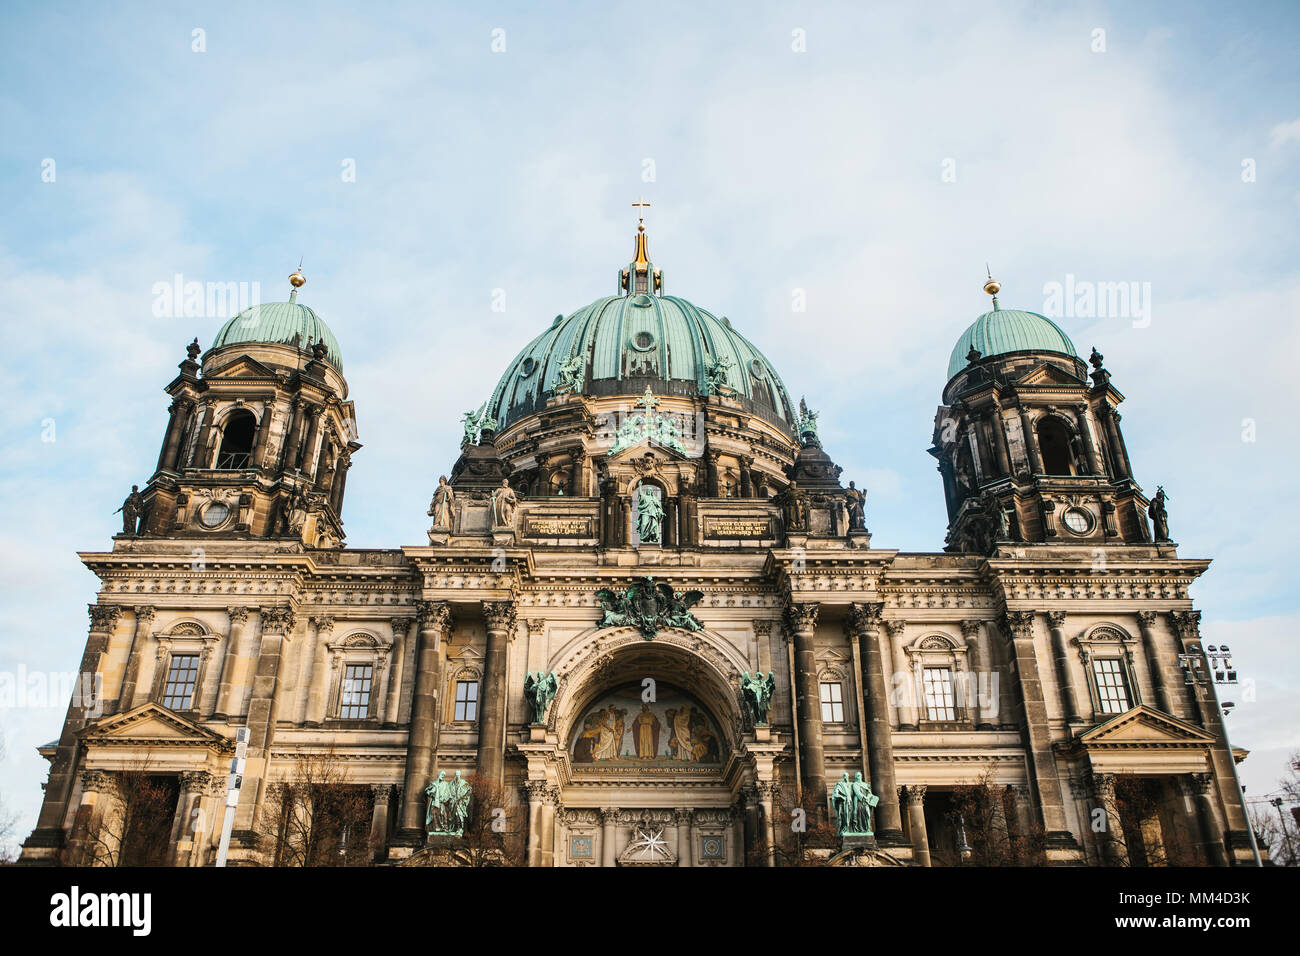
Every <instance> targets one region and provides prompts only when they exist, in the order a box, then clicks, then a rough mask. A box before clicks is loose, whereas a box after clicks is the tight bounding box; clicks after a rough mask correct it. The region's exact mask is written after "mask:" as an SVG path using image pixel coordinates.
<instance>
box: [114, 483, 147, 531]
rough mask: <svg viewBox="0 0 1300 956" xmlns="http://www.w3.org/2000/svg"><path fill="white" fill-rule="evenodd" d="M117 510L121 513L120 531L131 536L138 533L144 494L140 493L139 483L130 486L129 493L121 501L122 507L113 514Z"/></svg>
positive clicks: (142, 514) (142, 513)
mask: <svg viewBox="0 0 1300 956" xmlns="http://www.w3.org/2000/svg"><path fill="white" fill-rule="evenodd" d="M118 511H120V512H121V513H122V533H123V534H129V535H131V536H133V537H134V536H135V535H137V534H139V533H140V526H141V524H142V522H141V520H140V519H141V518H143V517H144V495H142V494H140V486H139V485H132V486H131V493H130V494H129V495H127V496H126V500H125V501H123V502H122V507H120V508H118V509H117V511H114V512H113V514H117V513H118Z"/></svg>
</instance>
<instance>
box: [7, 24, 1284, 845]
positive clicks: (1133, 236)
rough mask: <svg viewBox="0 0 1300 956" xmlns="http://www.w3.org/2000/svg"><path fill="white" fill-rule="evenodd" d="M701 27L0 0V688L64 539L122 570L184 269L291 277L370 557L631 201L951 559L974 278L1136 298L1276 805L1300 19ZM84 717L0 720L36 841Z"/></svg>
mask: <svg viewBox="0 0 1300 956" xmlns="http://www.w3.org/2000/svg"><path fill="white" fill-rule="evenodd" d="M695 6H696V5H694V4H658V5H654V6H649V7H648V6H646V5H644V4H642V5H633V4H628V5H614V4H606V3H599V4H596V3H593V4H575V5H567V6H560V5H551V4H547V5H544V6H543V5H537V4H496V5H494V4H476V5H473V7H472V8H470V7H469V5H466V7H465V8H462V9H455V8H451V7H445V6H441V5H434V4H408V5H403V4H365V5H360V4H358V5H346V4H329V3H324V4H312V5H302V4H294V5H287V4H286V5H273V4H266V3H260V4H240V3H220V4H197V5H187V6H186V7H185V8H183V9H181V8H178V7H177V6H176V5H171V4H156V5H149V4H130V5H121V6H120V7H117V8H110V7H107V6H104V5H99V4H63V5H59V6H57V7H52V6H49V5H43V4H42V5H38V4H18V3H10V4H6V5H5V6H4V8H3V10H2V11H0V129H3V130H4V135H3V136H0V199H2V200H3V215H0V323H3V330H4V336H5V347H4V349H3V350H2V351H0V409H3V412H0V451H2V452H3V454H0V489H2V494H0V545H3V547H0V568H2V570H3V574H2V576H0V671H5V672H10V673H13V672H16V669H17V668H18V667H19V666H22V667H25V668H26V669H27V670H28V671H29V672H30V671H44V672H57V671H68V670H71V669H72V668H74V667H75V666H76V662H77V660H79V655H80V651H81V648H82V646H83V645H84V642H85V637H86V630H87V617H86V613H85V610H84V605H85V604H86V603H87V602H90V601H93V600H94V598H95V591H96V581H95V578H94V577H93V575H91V574H90V572H88V571H86V570H85V569H84V568H83V567H81V565H80V563H79V562H78V560H77V558H76V554H75V551H76V550H78V549H80V550H99V549H104V548H107V547H108V546H109V536H110V535H111V534H112V533H113V531H114V530H116V529H117V528H119V527H120V525H119V523H118V519H116V518H114V517H113V516H112V514H111V512H112V511H113V509H115V508H116V507H118V505H119V504H120V503H121V500H122V498H123V497H124V495H125V493H126V491H127V490H128V489H129V487H130V485H131V484H132V483H141V484H142V483H143V482H144V481H145V480H147V478H148V476H149V474H150V471H151V469H152V467H153V464H154V462H155V460H156V457H157V453H158V446H159V443H160V441H161V438H162V433H163V429H164V427H165V425H166V408H167V401H168V400H167V397H166V396H165V395H164V394H163V392H162V386H163V385H165V384H166V383H167V382H168V381H169V380H170V378H171V377H172V376H173V375H174V373H175V365H176V363H177V362H179V361H180V360H181V359H182V358H183V357H184V351H183V350H184V345H185V344H186V343H187V342H189V341H190V339H192V338H194V337H195V336H197V337H198V339H199V342H200V343H202V344H203V345H205V346H206V345H207V344H209V343H210V342H211V340H212V337H213V335H214V334H215V332H216V330H217V329H218V328H219V327H220V325H221V323H222V321H224V319H226V318H227V317H228V316H226V315H206V316H200V317H175V316H173V317H158V316H156V315H155V311H154V309H153V304H154V294H153V288H154V285H155V283H158V282H168V281H171V279H172V277H173V276H174V275H175V274H177V273H180V274H182V275H183V276H184V277H185V278H186V279H187V280H192V281H200V282H240V281H245V282H259V283H260V284H261V292H262V297H263V299H265V300H275V299H281V298H283V297H284V295H285V293H286V292H287V285H286V283H285V278H284V277H285V276H287V275H288V273H289V272H290V271H292V269H293V267H294V266H296V265H297V263H298V258H299V256H303V257H304V258H305V262H304V270H305V272H306V274H307V276H308V284H307V286H306V288H305V289H304V290H303V293H302V301H304V302H305V303H308V304H310V305H311V306H312V307H313V308H315V309H316V310H317V311H318V312H319V313H320V314H321V315H322V316H323V317H324V318H325V319H326V320H327V321H328V322H329V323H330V325H331V327H332V328H333V330H334V332H335V334H336V336H337V337H338V339H339V341H340V343H341V345H342V348H343V353H344V363H345V371H346V374H347V378H348V381H349V384H350V387H351V390H352V391H351V394H352V397H353V398H354V399H355V400H356V403H357V414H358V426H359V429H360V437H361V440H362V441H363V442H364V443H365V448H364V449H363V450H362V451H361V452H360V453H359V454H358V455H357V456H356V458H355V465H354V467H353V470H352V472H351V473H350V477H349V481H348V502H347V507H346V514H345V517H346V522H347V530H348V540H349V543H350V544H351V545H352V546H354V547H360V546H372V547H373V546H386V547H391V546H397V545H399V544H403V543H413V542H419V541H420V540H421V539H422V537H423V529H424V526H425V523H426V519H425V514H424V512H425V509H426V507H427V504H428V498H429V494H430V491H431V489H432V486H433V485H434V484H435V483H436V481H437V476H438V475H439V474H440V473H444V472H446V471H447V470H448V468H449V467H450V465H451V463H452V462H453V460H454V459H455V456H456V452H457V443H458V438H459V427H458V424H457V422H458V419H459V417H460V414H461V412H462V411H464V410H465V409H467V408H469V407H471V406H474V407H477V406H478V404H479V403H480V402H481V401H482V400H483V399H484V398H486V397H487V395H488V393H489V391H490V389H491V387H492V384H493V383H494V382H495V381H496V379H497V377H498V376H499V375H500V373H501V371H502V370H503V369H504V367H505V365H506V363H507V362H508V361H509V359H510V358H511V357H512V356H513V355H514V354H515V353H516V352H517V351H518V350H519V349H520V348H522V347H523V345H524V344H526V343H527V342H528V341H529V340H530V339H531V338H532V337H533V336H534V335H535V334H537V332H538V331H540V330H541V329H543V328H544V327H545V326H546V325H547V324H549V322H550V320H551V319H552V318H553V317H554V316H555V315H556V314H557V313H565V314H567V313H569V312H571V311H573V310H574V309H576V308H578V307H580V306H582V305H584V304H586V303H587V302H589V301H591V300H592V299H594V298H596V297H598V296H601V295H605V294H608V293H610V292H611V291H613V285H614V278H615V274H616V270H617V269H618V268H619V267H621V266H622V265H623V264H624V263H625V262H626V261H627V260H628V258H629V257H630V254H631V236H632V231H633V228H634V226H635V218H634V215H633V211H632V209H631V208H630V203H631V202H632V201H633V200H634V199H636V198H637V197H638V196H640V195H644V196H645V197H646V198H647V199H649V200H650V201H651V202H653V204H654V205H653V207H652V208H651V210H650V212H649V215H648V217H647V226H648V229H649V233H650V250H651V254H652V257H653V258H654V260H655V262H656V265H657V266H659V267H661V268H662V269H663V270H664V273H665V276H666V285H667V289H668V291H669V292H672V293H674V294H678V295H683V296H686V297H687V298H689V299H691V300H692V301H694V302H696V303H698V304H699V305H700V306H702V307H704V308H707V309H709V310H710V311H712V312H714V313H715V314H719V315H727V316H728V317H730V318H731V320H732V321H733V323H734V324H735V325H736V327H737V328H738V329H739V330H741V331H742V332H743V333H744V334H745V335H746V336H747V337H748V338H750V339H751V340H752V341H753V342H754V343H755V344H757V345H758V346H759V347H760V348H761V349H763V350H764V351H765V352H766V353H767V355H768V356H769V357H770V358H771V359H772V360H773V361H774V363H775V364H776V365H777V367H778V369H779V370H780V372H781V374H782V377H783V378H784V380H785V382H786V384H787V386H788V387H789V388H790V390H791V391H792V392H793V393H794V394H795V395H799V394H806V395H807V396H808V401H809V404H810V405H811V406H812V407H814V408H816V409H819V410H820V411H821V419H820V421H821V424H822V434H823V439H824V441H825V444H826V447H827V449H828V451H830V453H831V454H832V455H833V456H834V457H835V459H836V460H837V461H838V462H839V463H840V464H841V465H843V466H844V468H845V478H846V479H849V478H853V479H856V480H857V481H858V484H859V485H863V484H865V485H866V486H867V488H868V490H869V492H870V497H869V499H868V522H869V524H870V526H871V528H872V531H873V533H874V543H875V544H877V545H878V546H881V547H898V548H903V549H907V550H917V551H930V550H939V549H940V548H941V547H942V542H943V534H944V525H945V515H944V509H943V500H942V493H941V489H940V483H939V477H938V475H937V473H936V472H935V470H934V464H933V460H932V459H931V458H930V457H929V456H928V455H926V453H925V448H926V447H927V445H928V443H929V438H930V428H931V423H932V419H933V415H934V409H935V406H936V405H937V403H938V401H939V396H940V391H941V389H942V387H943V385H944V379H945V371H946V367H947V361H948V353H949V351H950V349H951V348H952V344H953V342H954V341H955V340H956V338H957V337H958V335H959V334H960V333H961V331H962V330H963V328H964V327H965V326H966V325H967V324H968V323H969V322H970V321H971V320H972V319H973V318H974V317H975V316H976V315H977V314H979V313H980V312H982V311H983V310H984V309H985V308H987V298H986V297H985V296H984V294H983V293H982V292H981V290H980V286H981V284H982V282H983V266H984V263H985V262H986V261H987V262H989V263H990V264H991V266H992V268H993V271H994V273H995V275H997V277H998V278H999V279H1000V280H1001V281H1002V283H1003V292H1002V295H1001V301H1002V303H1003V304H1004V305H1005V306H1008V307H1019V308H1025V309H1031V310H1035V311H1041V310H1042V309H1043V308H1044V307H1045V306H1044V299H1045V291H1044V290H1045V286H1046V285H1047V284H1048V283H1051V282H1062V283H1063V282H1065V281H1066V276H1067V275H1070V276H1074V277H1075V280H1076V281H1084V282H1093V283H1099V282H1136V283H1139V286H1141V284H1143V283H1149V284H1150V285H1149V288H1150V301H1151V312H1150V322H1149V324H1143V323H1142V322H1135V321H1133V320H1132V319H1131V318H1129V317H1107V318H1078V317H1060V318H1059V321H1060V323H1061V324H1062V326H1063V327H1064V328H1065V329H1066V331H1067V332H1068V333H1069V334H1070V336H1071V337H1072V338H1073V340H1074V342H1075V344H1076V346H1077V347H1078V348H1079V350H1080V351H1081V352H1082V353H1083V354H1085V355H1086V354H1087V350H1088V349H1089V347H1090V346H1092V345H1096V346H1097V347H1098V349H1100V350H1101V351H1102V352H1103V353H1105V355H1106V364H1107V367H1108V369H1109V370H1110V372H1111V373H1112V375H1113V381H1114V384H1115V385H1116V386H1117V387H1118V388H1119V389H1120V390H1121V391H1122V392H1123V393H1124V394H1125V395H1126V397H1127V401H1126V402H1125V404H1124V406H1123V409H1122V410H1123V413H1124V428H1125V432H1126V436H1127V441H1128V446H1129V450H1130V453H1131V455H1132V458H1133V462H1134V467H1135V469H1136V472H1137V477H1138V480H1139V481H1140V482H1141V483H1142V484H1143V485H1144V487H1146V488H1147V490H1148V491H1154V489H1155V486H1156V485H1157V484H1162V485H1164V487H1165V488H1166V490H1167V492H1168V493H1169V495H1170V506H1169V507H1170V517H1171V525H1172V531H1173V534H1174V537H1175V538H1176V539H1177V540H1178V541H1179V542H1180V544H1181V548H1180V554H1182V555H1184V556H1188V557H1201V556H1206V557H1212V558H1214V559H1215V562H1214V564H1213V565H1212V566H1211V569H1210V571H1209V572H1208V574H1207V575H1206V576H1205V578H1204V579H1203V580H1202V581H1201V582H1200V583H1198V584H1197V586H1196V588H1195V592H1194V593H1195V597H1196V600H1197V606H1198V607H1200V608H1201V609H1202V610H1203V612H1204V628H1203V630H1204V632H1205V634H1206V636H1207V639H1210V640H1218V641H1222V642H1227V643H1230V644H1231V645H1232V647H1233V648H1234V650H1235V651H1236V652H1237V659H1238V664H1239V666H1240V668H1241V672H1242V675H1243V677H1246V678H1250V679H1253V680H1254V681H1255V683H1254V685H1253V687H1252V688H1251V691H1252V693H1253V696H1254V697H1255V699H1254V700H1253V701H1250V700H1247V697H1248V696H1249V695H1248V694H1247V689H1246V688H1242V689H1241V690H1240V691H1239V692H1238V693H1237V695H1236V696H1237V697H1238V698H1239V706H1238V708H1237V711H1236V712H1235V713H1234V714H1233V716H1232V718H1231V720H1230V721H1229V726H1230V730H1231V732H1232V733H1233V735H1234V743H1237V744H1239V745H1241V746H1245V747H1248V748H1251V749H1252V750H1253V751H1254V754H1253V756H1252V757H1251V759H1250V760H1248V761H1247V763H1246V764H1244V765H1243V776H1244V779H1245V781H1246V783H1247V787H1248V793H1250V794H1262V793H1264V792H1266V791H1268V790H1271V789H1273V786H1274V781H1275V780H1276V778H1277V777H1278V775H1279V774H1280V773H1281V771H1282V768H1283V759H1284V757H1285V754H1286V753H1287V752H1288V751H1289V750H1291V749H1294V748H1296V747H1297V746H1300V692H1297V680H1300V665H1297V663H1296V661H1295V658H1294V656H1293V654H1292V652H1291V647H1290V644H1291V641H1292V638H1293V635H1294V634H1295V632H1296V630H1297V623H1300V600H1298V599H1297V589H1296V588H1295V587H1294V586H1293V585H1292V584H1291V581H1290V564H1291V561H1290V558H1291V545H1290V540H1289V539H1290V536H1291V529H1293V528H1295V527H1296V526H1297V518H1298V517H1300V515H1298V514H1297V511H1298V510H1300V509H1298V508H1297V504H1296V500H1295V496H1294V493H1293V489H1294V485H1295V479H1294V474H1295V469H1296V466H1297V451H1296V448H1297V447H1298V446H1297V443H1296V439H1297V438H1298V437H1300V428H1297V424H1296V417H1295V413H1294V411H1293V410H1292V409H1291V407H1290V402H1289V401H1287V393H1288V392H1289V391H1290V386H1291V384H1292V383H1293V382H1294V378H1295V374H1294V367H1293V365H1294V363H1295V362H1297V361H1300V359H1298V358H1297V356H1300V348H1297V346H1298V345H1300V342H1298V341H1297V339H1298V338H1300V336H1298V334H1297V323H1296V319H1297V313H1298V312H1300V265H1297V263H1300V256H1297V251H1298V250H1297V230H1296V221H1297V215H1298V214H1300V175H1298V174H1300V69H1298V68H1297V65H1296V60H1295V57H1294V44H1295V39H1296V34H1297V26H1298V22H1297V21H1298V20H1300V14H1298V13H1297V10H1296V8H1295V7H1294V5H1288V4H1284V3H1277V4H1251V5H1240V6H1195V5H1191V4H1183V3H1178V4H1173V3H1171V4H1158V5H1148V4H1129V3H1124V4H1114V5H1108V4H1070V3H1064V4H1051V5H1045V4H1013V3H1003V4H979V3H967V2H962V3H926V4H919V5H918V4H899V5H897V6H891V5H883V6H882V5H875V4H872V5H870V6H865V5H864V6H863V7H862V8H861V9H859V7H858V5H853V4H806V3H799V4H762V3H757V4H755V3H746V4H743V5H742V4H717V5H712V8H711V9H710V10H707V11H701V10H698V9H695ZM196 29H198V30H202V31H203V33H202V38H203V46H204V50H203V51H202V52H195V50H194V49H193V47H194V45H195V34H194V31H195V30H196ZM1098 30H1101V31H1104V38H1103V39H1104V49H1096V47H1098V34H1097V33H1096V31H1098ZM494 31H504V33H496V34H494ZM797 31H801V32H797ZM800 38H802V46H803V47H804V49H803V51H802V52H798V51H796V50H795V49H794V47H796V46H798V45H800V42H799V41H800ZM494 39H495V41H496V44H497V46H498V49H499V48H500V46H501V42H502V39H504V50H501V51H499V52H494V50H493V44H494ZM47 159H52V160H53V161H54V170H55V177H54V181H53V182H47V181H44V180H43V178H42V171H43V168H44V165H43V164H44V161H45V160H47ZM1247 160H1249V161H1250V163H1249V165H1250V168H1251V169H1253V172H1254V175H1253V181H1244V180H1243V162H1245V161H1247ZM348 161H352V163H353V164H354V165H355V170H356V176H355V181H344V177H343V176H342V175H341V174H342V171H343V170H344V168H345V164H347V163H348ZM650 170H652V171H653V179H652V180H648V179H647V178H646V177H647V173H648V171H650ZM954 173H955V175H953V174H954ZM497 290H504V301H505V309H504V311H494V310H493V308H492V305H493V302H494V299H495V301H498V302H499V301H500V295H499V293H498V291H497ZM796 290H802V294H803V295H804V296H805V297H806V300H807V311H806V312H801V313H795V312H793V311H792V301H793V300H794V297H795V295H796ZM51 420H52V422H53V429H54V439H55V440H54V441H48V440H42V438H43V436H44V437H46V438H48V437H49V428H50V425H49V422H50V421H51ZM1245 420H1250V421H1251V422H1253V426H1254V432H1255V434H1254V439H1255V440H1254V441H1243V430H1244V429H1245V425H1244V424H1243V422H1244V421H1245ZM64 703H65V702H62V701H60V702H57V705H53V706H49V707H30V706H28V707H20V708H14V709H12V710H9V711H8V712H0V733H2V734H3V739H4V743H5V755H4V757H3V762H0V801H3V803H4V805H6V806H8V807H10V808H11V809H12V810H14V811H16V812H17V813H18V814H19V820H18V823H17V825H16V827H15V829H16V831H17V837H18V839H21V838H23V837H24V836H25V835H26V833H27V832H28V830H29V829H30V827H31V825H32V822H33V821H34V819H35V813H36V810H37V808H38V806H39V801H40V786H39V785H40V782H41V781H42V780H43V779H44V776H45V770H46V766H45V762H44V761H43V760H41V759H40V758H39V757H38V756H37V755H36V753H35V751H34V750H33V748H34V747H35V746H36V745H37V744H39V743H42V742H44V741H47V740H50V739H52V738H53V737H55V736H56V735H57V733H58V729H59V726H60V722H61V720H62V717H63V707H64Z"/></svg>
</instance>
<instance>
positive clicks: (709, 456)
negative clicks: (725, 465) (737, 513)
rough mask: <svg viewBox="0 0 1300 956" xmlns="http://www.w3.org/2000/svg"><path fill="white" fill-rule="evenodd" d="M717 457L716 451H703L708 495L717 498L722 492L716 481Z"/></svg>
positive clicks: (717, 479) (717, 480) (718, 479)
mask: <svg viewBox="0 0 1300 956" xmlns="http://www.w3.org/2000/svg"><path fill="white" fill-rule="evenodd" d="M718 458H719V453H718V452H716V451H713V450H709V451H706V452H705V453H704V461H705V469H706V471H705V475H706V477H707V479H708V489H709V490H708V496H709V497H710V498H717V497H719V496H720V495H721V494H722V492H721V491H720V490H719V485H718V482H719V481H720V478H719V476H718Z"/></svg>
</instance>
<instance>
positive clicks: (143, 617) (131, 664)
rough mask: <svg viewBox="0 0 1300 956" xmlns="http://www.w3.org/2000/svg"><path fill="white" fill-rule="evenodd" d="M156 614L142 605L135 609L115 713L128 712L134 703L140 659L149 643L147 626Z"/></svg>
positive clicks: (155, 611)
mask: <svg viewBox="0 0 1300 956" xmlns="http://www.w3.org/2000/svg"><path fill="white" fill-rule="evenodd" d="M157 614H158V612H157V610H156V609H154V608H152V607H150V606H148V605H144V606H141V607H137V608H136V609H135V633H134V634H133V635H132V637H131V650H130V651H128V652H127V658H126V672H125V673H124V674H123V675H122V687H121V689H120V690H119V691H118V694H117V707H116V708H115V711H114V712H115V713H122V712H123V711H127V710H130V709H131V707H132V706H133V705H134V702H135V685H136V681H137V680H139V677H140V658H141V656H143V654H144V652H145V645H146V644H147V643H148V642H149V625H150V624H152V623H153V620H154V618H155V617H156V616H157Z"/></svg>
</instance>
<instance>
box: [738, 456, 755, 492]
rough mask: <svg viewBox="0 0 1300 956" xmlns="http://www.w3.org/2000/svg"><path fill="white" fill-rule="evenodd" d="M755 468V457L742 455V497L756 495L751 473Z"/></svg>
mask: <svg viewBox="0 0 1300 956" xmlns="http://www.w3.org/2000/svg"><path fill="white" fill-rule="evenodd" d="M753 468H754V459H752V458H749V457H742V458H741V459H740V497H742V498H752V497H754V479H753V475H752V474H751V472H752V470H753Z"/></svg>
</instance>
